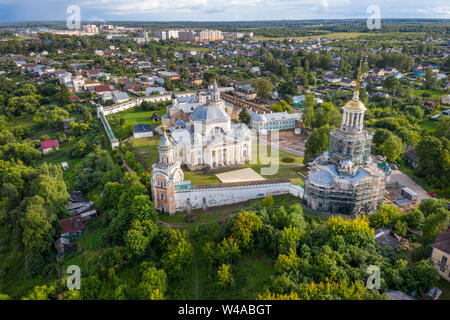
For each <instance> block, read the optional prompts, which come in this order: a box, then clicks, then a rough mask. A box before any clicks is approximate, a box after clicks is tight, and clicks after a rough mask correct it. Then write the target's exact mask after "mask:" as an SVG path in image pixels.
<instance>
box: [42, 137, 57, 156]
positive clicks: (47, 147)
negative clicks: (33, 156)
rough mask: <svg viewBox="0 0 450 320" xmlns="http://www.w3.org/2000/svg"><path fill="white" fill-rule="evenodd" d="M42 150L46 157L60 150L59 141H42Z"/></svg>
mask: <svg viewBox="0 0 450 320" xmlns="http://www.w3.org/2000/svg"><path fill="white" fill-rule="evenodd" d="M41 150H42V154H44V155H46V154H47V153H49V152H50V151H53V150H59V142H58V140H46V141H41Z"/></svg>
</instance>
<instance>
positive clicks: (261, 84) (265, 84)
mask: <svg viewBox="0 0 450 320" xmlns="http://www.w3.org/2000/svg"><path fill="white" fill-rule="evenodd" d="M253 87H254V88H255V89H256V93H257V95H258V97H260V98H263V99H265V98H267V96H268V95H269V93H271V92H272V90H273V87H272V82H270V80H268V79H265V78H262V79H256V80H255V81H253Z"/></svg>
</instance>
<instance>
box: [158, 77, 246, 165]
mask: <svg viewBox="0 0 450 320" xmlns="http://www.w3.org/2000/svg"><path fill="white" fill-rule="evenodd" d="M194 97H195V98H194ZM194 97H191V98H190V99H188V100H186V101H183V102H181V101H179V100H178V99H177V98H176V96H174V97H173V99H172V100H173V104H172V105H171V106H169V108H168V110H167V113H166V114H165V115H164V116H163V118H162V120H163V124H164V125H165V126H167V127H168V131H170V134H169V135H168V137H169V139H170V141H171V143H172V144H173V152H174V160H175V161H179V162H180V163H181V164H182V165H183V164H185V165H186V166H187V167H188V168H189V169H190V170H200V169H204V168H207V167H209V168H217V167H228V166H233V165H237V164H245V163H248V162H249V161H251V158H252V138H253V136H252V135H253V134H252V131H251V130H250V129H249V128H248V127H247V126H246V125H245V124H232V123H231V117H230V115H229V112H227V107H226V104H225V102H224V101H223V100H222V99H221V98H220V90H219V88H218V86H217V83H214V85H213V86H212V88H211V89H210V91H209V93H208V94H207V95H200V94H199V93H198V94H197V96H194Z"/></svg>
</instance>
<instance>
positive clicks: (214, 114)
mask: <svg viewBox="0 0 450 320" xmlns="http://www.w3.org/2000/svg"><path fill="white" fill-rule="evenodd" d="M189 118H190V120H192V121H203V122H208V123H210V122H215V121H217V122H224V121H228V118H229V117H228V115H227V114H226V112H225V111H224V110H222V109H221V108H220V107H218V106H215V105H201V106H198V107H197V108H195V110H194V111H193V112H192V113H191V115H190V117H189Z"/></svg>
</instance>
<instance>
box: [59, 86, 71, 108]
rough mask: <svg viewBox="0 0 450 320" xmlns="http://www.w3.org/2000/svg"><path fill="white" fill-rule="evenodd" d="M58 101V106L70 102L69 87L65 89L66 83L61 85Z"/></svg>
mask: <svg viewBox="0 0 450 320" xmlns="http://www.w3.org/2000/svg"><path fill="white" fill-rule="evenodd" d="M58 103H59V105H60V106H65V105H66V104H68V103H70V93H69V89H67V87H66V85H64V84H63V85H61V89H60V90H59V93H58Z"/></svg>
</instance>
